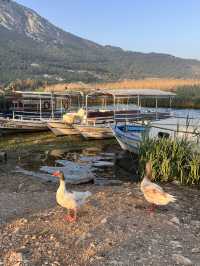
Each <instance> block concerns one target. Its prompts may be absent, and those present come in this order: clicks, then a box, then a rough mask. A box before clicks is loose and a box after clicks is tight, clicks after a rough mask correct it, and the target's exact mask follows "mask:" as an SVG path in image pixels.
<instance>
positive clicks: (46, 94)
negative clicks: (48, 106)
mask: <svg viewBox="0 0 200 266" xmlns="http://www.w3.org/2000/svg"><path fill="white" fill-rule="evenodd" d="M13 95H15V96H19V97H22V98H29V99H36V98H38V99H51V98H57V99H64V98H66V97H73V96H76V97H78V96H80V97H83V93H82V92H81V91H67V92H56V93H55V92H33V91H15V92H13Z"/></svg>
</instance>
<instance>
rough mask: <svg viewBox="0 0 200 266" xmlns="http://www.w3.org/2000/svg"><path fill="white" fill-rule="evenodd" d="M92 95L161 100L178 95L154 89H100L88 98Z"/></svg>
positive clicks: (90, 94)
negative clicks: (143, 97)
mask: <svg viewBox="0 0 200 266" xmlns="http://www.w3.org/2000/svg"><path fill="white" fill-rule="evenodd" d="M92 95H102V96H103V95H110V96H116V97H131V96H132V97H134V96H147V97H158V98H159V97H170V96H175V95H176V94H175V93H173V92H169V91H161V90H154V89H119V90H118V89H112V90H110V89H100V90H96V91H94V92H92V93H89V94H88V96H92Z"/></svg>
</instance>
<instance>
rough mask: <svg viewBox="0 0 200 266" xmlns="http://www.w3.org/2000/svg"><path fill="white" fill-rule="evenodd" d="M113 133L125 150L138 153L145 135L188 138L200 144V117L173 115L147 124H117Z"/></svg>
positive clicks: (113, 128) (150, 136)
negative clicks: (190, 117) (191, 117)
mask: <svg viewBox="0 0 200 266" xmlns="http://www.w3.org/2000/svg"><path fill="white" fill-rule="evenodd" d="M112 131H113V134H114V135H115V138H116V139H117V141H118V143H119V144H120V146H121V148H122V149H123V150H127V151H129V152H133V153H138V152H139V148H140V143H141V142H142V140H143V137H144V136H146V137H149V138H171V139H175V138H177V139H187V140H188V141H190V142H191V143H194V144H198V145H199V143H200V142H199V140H200V119H189V120H188V118H177V117H173V118H172V117H171V118H167V119H163V120H158V121H152V122H150V123H149V124H147V125H139V124H132V125H131V124H129V125H125V124H124V125H119V126H118V125H115V126H113V127H112Z"/></svg>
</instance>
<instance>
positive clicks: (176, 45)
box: [16, 0, 200, 59]
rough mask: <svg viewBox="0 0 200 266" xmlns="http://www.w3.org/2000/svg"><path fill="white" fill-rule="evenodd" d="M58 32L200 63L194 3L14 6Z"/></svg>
mask: <svg viewBox="0 0 200 266" xmlns="http://www.w3.org/2000/svg"><path fill="white" fill-rule="evenodd" d="M16 2H18V3H21V4H23V5H25V6H27V7H30V8H32V9H34V10H35V11H37V12H38V13H39V14H40V15H42V16H43V17H45V18H47V19H48V20H49V21H51V22H52V23H54V24H55V25H57V26H59V27H60V28H62V29H64V30H66V31H68V32H71V33H73V34H76V35H78V36H80V37H83V38H87V39H89V40H92V41H95V42H97V43H100V44H103V45H105V44H110V45H114V46H119V47H121V48H123V49H125V50H132V51H141V52H161V53H169V54H173V55H175V56H180V57H185V58H197V59H200V0H56V1H55V0H16Z"/></svg>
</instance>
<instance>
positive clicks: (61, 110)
mask: <svg viewBox="0 0 200 266" xmlns="http://www.w3.org/2000/svg"><path fill="white" fill-rule="evenodd" d="M60 113H61V118H62V114H63V108H62V98H61V99H60Z"/></svg>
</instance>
